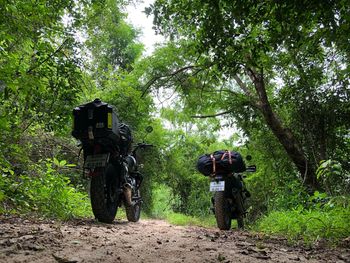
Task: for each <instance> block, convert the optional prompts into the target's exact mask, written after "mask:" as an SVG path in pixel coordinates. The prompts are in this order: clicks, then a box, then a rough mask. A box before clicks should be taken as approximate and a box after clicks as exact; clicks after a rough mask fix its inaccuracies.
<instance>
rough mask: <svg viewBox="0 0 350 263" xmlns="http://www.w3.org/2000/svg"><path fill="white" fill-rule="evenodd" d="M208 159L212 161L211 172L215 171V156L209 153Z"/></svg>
mask: <svg viewBox="0 0 350 263" xmlns="http://www.w3.org/2000/svg"><path fill="white" fill-rule="evenodd" d="M210 159H211V161H212V162H213V174H215V173H216V161H215V157H214V155H213V154H211V155H210Z"/></svg>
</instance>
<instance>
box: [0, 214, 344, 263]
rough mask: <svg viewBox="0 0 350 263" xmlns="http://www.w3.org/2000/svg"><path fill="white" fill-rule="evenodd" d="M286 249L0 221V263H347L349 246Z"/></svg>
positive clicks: (278, 243) (162, 227)
mask: <svg viewBox="0 0 350 263" xmlns="http://www.w3.org/2000/svg"><path fill="white" fill-rule="evenodd" d="M286 244H287V243H286V241H285V240H284V239H276V238H275V239H266V238H262V237H259V236H257V235H253V234H251V233H249V232H244V231H238V230H234V229H233V230H230V231H219V230H217V229H208V228H201V227H179V226H173V225H170V224H168V223H166V222H164V221H161V220H141V221H140V222H138V223H129V222H127V221H124V220H116V221H115V222H114V224H110V225H107V224H100V223H98V222H96V221H94V220H89V219H87V220H79V221H70V222H65V223H59V222H53V221H51V222H48V221H33V220H24V219H18V218H2V217H0V262H59V263H73V262H127V263H128V262H130V263H138V262H226V263H228V262H338V263H341V262H350V247H349V246H348V244H347V245H345V246H344V247H342V248H337V249H330V248H325V247H324V246H323V247H320V246H319V247H317V248H314V249H305V248H302V247H292V246H287V245H286ZM346 246H347V247H346Z"/></svg>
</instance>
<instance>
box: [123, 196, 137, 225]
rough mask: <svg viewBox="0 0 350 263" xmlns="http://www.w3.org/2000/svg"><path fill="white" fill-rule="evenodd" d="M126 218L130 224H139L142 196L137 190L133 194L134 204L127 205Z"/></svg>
mask: <svg viewBox="0 0 350 263" xmlns="http://www.w3.org/2000/svg"><path fill="white" fill-rule="evenodd" d="M125 212H126V218H127V219H128V221H129V222H137V221H139V220H140V215H141V194H140V190H136V192H134V193H133V194H132V204H131V205H125Z"/></svg>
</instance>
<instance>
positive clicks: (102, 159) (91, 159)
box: [84, 153, 109, 169]
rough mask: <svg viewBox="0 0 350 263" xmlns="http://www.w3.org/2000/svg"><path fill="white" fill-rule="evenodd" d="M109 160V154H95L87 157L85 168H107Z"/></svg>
mask: <svg viewBox="0 0 350 263" xmlns="http://www.w3.org/2000/svg"><path fill="white" fill-rule="evenodd" d="M108 159H109V154H108V153H106V154H95V155H88V156H87V157H86V160H85V163H84V168H87V169H93V168H96V167H105V166H106V164H107V162H108Z"/></svg>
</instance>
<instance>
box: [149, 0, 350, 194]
mask: <svg viewBox="0 0 350 263" xmlns="http://www.w3.org/2000/svg"><path fill="white" fill-rule="evenodd" d="M148 12H152V13H153V14H154V17H155V18H154V23H155V26H156V29H157V32H158V33H161V34H164V35H167V36H170V37H171V38H172V39H174V40H177V41H181V42H182V43H186V47H187V48H188V49H189V50H190V51H188V53H190V54H191V59H190V60H188V61H190V62H191V63H192V64H191V65H190V66H189V65H186V67H183V68H182V69H178V70H177V71H174V72H176V73H178V72H180V73H183V72H187V77H190V78H192V79H193V77H197V79H198V77H199V76H200V74H199V72H200V71H201V70H202V71H203V70H204V69H208V68H210V69H211V72H210V73H209V70H207V71H206V72H207V75H208V74H209V75H211V76H215V77H216V78H218V79H219V81H218V80H216V83H220V82H221V83H222V85H223V86H224V88H225V90H226V93H225V97H226V99H225V100H224V101H225V102H226V103H225V105H221V107H222V109H223V110H224V111H223V112H222V113H219V114H214V115H220V114H229V113H233V111H240V110H239V109H238V108H232V103H230V101H236V102H234V103H233V104H235V105H240V106H241V107H243V106H244V107H247V106H248V107H249V108H250V109H252V111H253V112H254V113H253V114H256V113H258V114H259V115H260V116H261V117H262V118H263V119H264V122H265V124H266V125H267V126H268V127H269V128H270V129H271V131H272V132H273V134H274V135H275V136H276V138H277V139H278V141H279V142H280V144H281V145H282V146H283V147H284V149H285V151H286V153H287V154H288V156H289V157H290V159H291V160H292V161H293V163H294V164H295V166H296V168H297V170H298V171H299V174H300V177H301V178H302V181H303V182H304V183H305V185H306V186H308V187H309V188H310V190H311V191H312V190H314V189H317V188H319V183H318V182H317V180H316V176H315V170H316V167H317V164H318V161H320V160H321V159H323V158H327V157H328V158H329V157H332V156H334V153H333V150H334V149H335V145H337V146H340V145H342V149H343V151H342V152H343V153H346V152H348V151H347V150H348V147H349V145H348V144H346V136H348V130H349V127H350V123H349V121H348V118H347V117H346V116H348V115H349V104H348V101H349V100H348V98H349V87H348V85H349V83H348V77H349V58H350V56H349V54H350V53H349V46H348V44H347V39H346V37H345V36H346V35H349V30H350V28H349V27H348V26H347V25H348V23H349V20H350V8H349V6H348V5H347V4H346V1H342V0H340V1H328V2H326V3H325V2H322V3H321V2H319V1H288V2H276V1H264V2H260V1H228V0H227V1H226V0H223V1H211V0H196V1H188V0H181V1H175V0H168V1H166V0H157V1H156V2H155V3H154V5H152V6H151V7H150V8H149V9H148ZM182 47H183V45H182ZM196 69H198V70H196ZM202 80H203V78H202ZM233 81H235V82H236V85H233V84H232V83H233ZM207 83H208V82H206V83H204V85H197V86H194V87H192V88H197V89H200V90H201V91H202V93H205V92H207V93H208V92H210V91H213V85H210V84H209V85H208V86H209V88H203V87H204V86H206V85H207ZM202 84H203V81H202ZM237 86H238V87H239V89H240V90H239V91H237ZM189 88H190V87H189V86H187V89H186V93H188V89H189ZM197 93H198V92H197ZM211 94H213V93H211ZM223 94H224V92H222V91H221V92H220V95H219V96H223ZM210 100H211V101H213V100H214V99H213V97H212V96H211V97H210V98H208V97H207V98H206V100H205V101H206V103H208V101H210ZM200 103H203V100H201V101H200ZM197 105H198V103H197ZM219 108H220V107H219ZM246 116H247V115H246ZM248 116H253V115H252V114H249V115H248ZM305 116H310V117H309V118H308V119H307V122H305ZM311 116H312V118H315V117H317V119H311ZM323 116H325V117H326V118H324V119H323V120H322V118H323ZM247 120H249V118H248V119H247ZM305 130H308V131H309V132H308V133H307V134H306V133H305ZM309 135H311V136H309ZM331 142H334V143H335V144H332V143H331ZM344 145H345V146H344Z"/></svg>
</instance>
